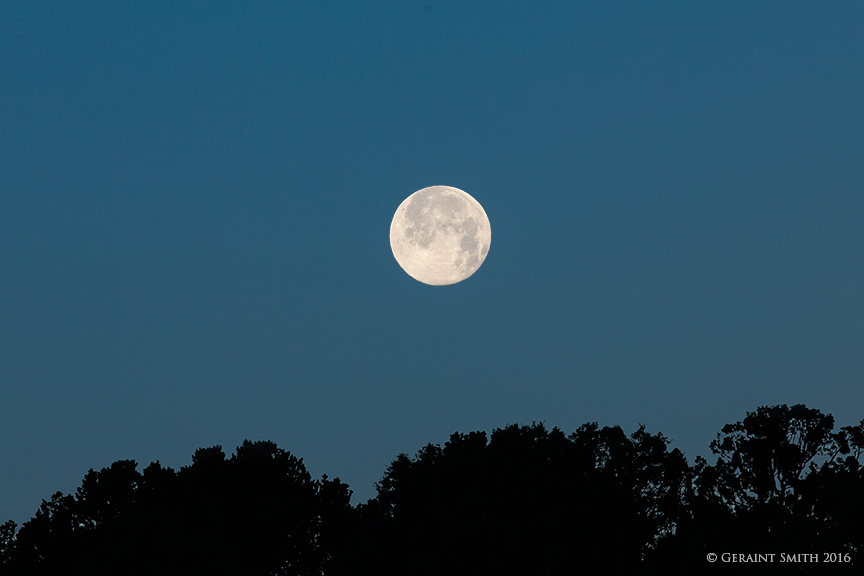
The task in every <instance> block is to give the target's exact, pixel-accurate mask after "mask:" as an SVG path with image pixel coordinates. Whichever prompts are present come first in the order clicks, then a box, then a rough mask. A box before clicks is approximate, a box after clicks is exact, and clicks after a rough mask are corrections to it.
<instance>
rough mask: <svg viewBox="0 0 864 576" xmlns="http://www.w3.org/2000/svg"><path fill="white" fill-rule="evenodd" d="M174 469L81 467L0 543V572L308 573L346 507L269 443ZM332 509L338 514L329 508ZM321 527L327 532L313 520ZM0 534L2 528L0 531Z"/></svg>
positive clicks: (217, 451) (336, 488)
mask: <svg viewBox="0 0 864 576" xmlns="http://www.w3.org/2000/svg"><path fill="white" fill-rule="evenodd" d="M192 461H193V462H192V465H191V466H188V467H185V468H182V469H181V470H180V471H179V472H176V473H175V472H174V471H173V470H171V469H170V468H163V467H162V466H160V465H159V463H158V462H156V463H153V464H151V465H150V466H148V467H147V468H145V469H144V471H143V473H138V472H137V470H136V465H135V462H134V461H131V460H123V461H119V462H115V463H114V464H112V465H111V466H110V467H109V468H104V469H102V470H101V471H98V472H97V471H94V470H90V471H89V472H88V473H87V475H86V476H85V477H84V481H83V482H82V484H81V487H79V488H78V490H77V491H76V493H75V495H74V496H73V495H66V496H64V495H62V494H60V493H57V494H55V495H54V496H52V497H51V500H49V501H43V502H42V506H41V507H40V509H39V510H38V511H37V513H36V516H35V517H34V518H33V519H32V520H30V521H28V522H26V523H24V525H23V526H22V527H21V529H20V531H18V533H17V535H16V537H15V540H14V545H10V544H9V543H8V540H9V538H8V537H7V538H6V541H7V543H6V544H5V545H4V546H5V562H4V563H3V564H2V566H3V571H4V573H8V574H33V575H38V574H184V575H185V574H280V575H281V574H285V575H288V574H291V575H294V574H320V573H321V570H323V569H324V568H326V566H327V563H328V562H329V553H328V551H327V549H326V546H325V543H326V542H327V541H328V538H329V536H328V534H327V529H328V526H329V523H330V522H327V521H329V520H331V519H333V520H337V521H338V519H339V515H340V514H345V511H346V510H347V509H349V500H350V491H349V490H348V488H347V485H345V484H342V483H340V482H339V480H338V479H336V480H332V481H330V480H327V478H326V477H325V478H324V479H322V480H320V481H313V480H312V479H311V477H310V476H309V473H308V472H307V471H306V469H305V467H304V466H303V463H302V460H300V459H297V458H295V457H294V456H292V455H291V454H289V453H288V452H286V451H284V450H281V449H279V448H277V447H276V445H275V444H273V443H272V442H249V441H246V442H244V443H243V445H242V446H240V447H238V448H237V451H236V453H235V454H234V455H233V456H232V457H231V458H230V459H226V458H225V454H224V453H223V452H222V449H221V447H219V446H215V447H212V448H204V449H200V450H198V451H197V452H195V454H194V456H193V457H192ZM340 508H341V509H342V510H340ZM325 524H327V525H325ZM6 529H7V531H8V530H9V525H8V523H7V525H6Z"/></svg>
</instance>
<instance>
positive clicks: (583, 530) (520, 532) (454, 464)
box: [0, 405, 864, 576]
mask: <svg viewBox="0 0 864 576" xmlns="http://www.w3.org/2000/svg"><path fill="white" fill-rule="evenodd" d="M711 450H712V452H713V453H714V455H715V456H716V462H715V463H714V464H709V462H708V461H707V460H705V459H704V458H701V457H697V458H696V461H695V463H694V465H693V466H690V465H689V464H688V462H687V460H686V459H685V457H684V455H683V454H682V453H681V452H680V451H679V450H677V449H673V450H671V451H670V450H668V440H667V439H666V438H665V437H664V436H663V435H662V434H659V433H658V434H655V435H652V434H649V433H648V432H646V431H645V428H644V427H640V428H639V429H638V430H637V431H636V432H634V433H633V434H631V435H630V436H627V435H625V434H624V433H623V432H622V430H621V429H620V428H619V427H617V426H615V427H604V428H599V427H598V426H597V424H585V425H583V426H581V427H580V428H579V429H577V430H576V431H575V432H573V433H572V434H570V435H569V436H567V435H565V434H564V433H563V432H562V431H561V430H559V429H558V428H553V429H552V430H547V429H546V428H545V426H544V425H543V424H536V423H535V424H533V425H531V426H517V425H510V426H507V427H505V428H502V429H496V430H494V431H493V432H492V434H491V437H487V435H486V433H485V432H471V433H469V434H459V433H456V434H453V435H452V436H451V437H450V440H449V441H448V442H446V443H445V444H444V446H443V447H441V446H439V445H433V444H429V445H427V446H426V447H424V448H423V449H421V450H420V451H419V452H418V453H417V455H416V456H415V457H414V458H413V459H412V458H409V457H408V456H406V455H405V454H400V455H399V456H398V457H397V458H396V459H395V460H394V461H393V462H392V463H391V464H390V465H389V466H388V468H387V470H386V472H385V474H384V476H383V478H382V479H381V480H380V482H378V484H377V485H376V488H377V496H376V497H375V498H373V499H371V500H369V501H368V502H366V503H365V504H360V505H358V506H356V507H352V506H351V505H350V496H351V491H350V490H349V489H348V486H347V485H346V484H344V483H342V482H340V481H339V479H338V478H337V479H335V480H330V479H328V478H327V476H326V475H325V476H323V477H322V478H321V479H320V480H313V479H312V478H311V477H310V475H309V473H308V472H307V471H306V469H305V467H304V465H303V462H302V460H301V459H298V458H296V457H294V456H292V455H291V454H290V453H288V452H286V451H284V450H282V449H280V448H278V447H277V446H276V445H275V444H273V443H272V442H249V441H246V442H244V443H243V445H242V446H240V447H238V448H237V450H236V452H235V453H234V454H233V455H232V456H231V457H230V458H226V456H225V454H224V453H223V451H222V448H221V447H220V446H215V447H213V448H203V449H199V450H198V451H196V452H195V454H194V456H193V457H192V464H191V465H190V466H187V467H184V468H181V469H180V470H179V471H174V470H172V469H170V468H163V467H162V466H160V464H159V463H158V462H155V463H152V464H150V465H149V466H148V467H146V468H144V470H143V471H142V472H140V473H139V472H138V471H137V466H136V464H135V462H134V461H131V460H121V461H118V462H115V463H114V464H112V465H111V466H110V467H108V468H103V469H102V470H100V471H98V472H97V471H94V470H90V471H89V472H88V473H87V475H86V476H85V477H84V481H83V482H82V484H81V486H80V487H79V488H78V489H77V490H76V492H75V494H68V495H64V494H62V493H59V492H58V493H56V494H54V495H53V496H52V497H51V499H50V500H47V501H46V500H43V502H42V505H41V507H40V508H39V510H38V511H37V512H36V515H35V516H34V517H33V518H32V519H31V520H29V521H27V522H25V523H24V524H23V525H22V526H21V527H20V529H18V527H17V526H16V525H15V523H14V522H12V521H11V520H10V521H9V522H6V523H5V524H3V525H2V526H0V574H4V575H7V574H8V575H28V576H29V575H34V576H38V575H41V574H50V575H61V574H62V575H67V574H68V575H77V574H82V575H83V574H87V575H102V574H112V575H113V574H124V575H125V574H129V575H135V574H165V575H171V574H183V575H193V574H202V575H203V574H207V575H218V574H238V575H258V574H261V575H264V574H267V575H271V574H279V575H283V574H284V575H289V574H290V575H312V574H314V575H320V574H325V575H347V574H352V575H367V574H368V575H388V576H389V575H399V576H407V575H427V574H428V575H461V574H465V575H472V576H474V575H483V574H490V575H491V574H494V575H520V576H524V575H535V574H536V575H562V574H696V573H699V574H704V573H712V572H711V571H712V570H714V571H715V572H717V573H745V572H747V573H750V572H752V573H758V574H770V573H784V574H785V573H790V572H791V573H795V572H796V571H802V570H806V569H808V568H809V569H818V571H813V573H823V574H826V573H835V572H849V573H858V574H860V573H861V567H862V565H864V561H862V554H864V466H862V459H861V456H862V452H864V420H862V421H861V423H860V424H858V425H857V426H854V427H853V426H847V427H844V428H841V429H840V430H839V431H837V432H835V431H834V419H833V417H832V416H831V415H825V414H822V413H821V412H820V411H819V410H815V409H809V408H807V407H805V406H803V405H797V406H792V407H791V408H790V407H787V406H785V405H782V406H773V407H760V408H758V409H757V410H756V411H755V412H748V413H747V415H746V418H744V420H743V421H742V422H736V423H735V424H729V425H726V426H724V427H723V429H722V431H721V432H720V433H719V434H718V435H717V439H716V440H715V441H714V442H712V443H711ZM724 552H728V553H735V554H754V553H763V554H764V553H774V554H776V557H775V559H774V563H773V564H770V565H769V564H765V563H760V564H740V563H738V564H736V565H734V566H732V565H730V564H726V563H722V562H721V561H719V560H718V561H717V562H715V563H713V564H712V563H709V562H708V561H707V560H706V556H707V555H708V554H709V553H717V554H722V553H724ZM781 553H787V554H805V553H807V554H811V553H812V554H817V555H819V556H820V558H819V560H820V562H819V563H816V564H806V565H805V564H798V563H796V564H789V563H784V564H780V563H779V561H780V560H779V555H780V554H781ZM828 553H832V554H835V556H832V558H834V559H835V560H836V559H839V560H840V562H834V563H831V565H830V566H826V565H825V562H824V561H823V559H822V557H823V556H824V555H825V554H828ZM847 560H848V561H847ZM748 569H749V572H748ZM811 571H812V570H811Z"/></svg>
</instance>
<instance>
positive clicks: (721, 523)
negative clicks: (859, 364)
mask: <svg viewBox="0 0 864 576" xmlns="http://www.w3.org/2000/svg"><path fill="white" fill-rule="evenodd" d="M833 426H834V419H833V417H832V416H831V415H825V414H822V413H821V412H820V411H819V410H815V409H810V408H807V407H806V406H803V405H796V406H792V407H791V408H790V407H788V406H786V405H781V406H773V407H767V406H763V407H760V408H758V409H757V410H756V411H755V412H748V413H747V415H746V417H745V418H744V420H743V422H736V423H734V424H727V425H726V426H724V427H723V429H722V431H721V433H720V434H718V435H717V439H716V440H714V441H713V442H712V443H711V450H712V452H714V454H716V455H717V461H716V463H715V464H714V465H713V466H712V465H709V464H708V462H707V461H706V460H705V459H704V458H699V457H697V458H696V463H695V466H694V469H693V472H694V491H693V493H692V494H691V495H690V496H689V497H688V500H689V501H688V502H687V508H688V509H689V512H690V513H689V514H688V515H686V516H682V518H681V522H679V526H678V529H677V531H676V533H675V534H674V535H672V536H671V537H670V538H668V539H667V540H666V541H664V542H663V543H662V545H661V546H660V553H659V554H658V562H663V558H665V559H666V560H669V559H675V564H676V565H677V566H678V567H679V568H681V569H682V571H681V573H686V572H688V571H690V570H691V569H701V570H705V569H707V568H709V566H708V565H707V563H706V561H705V557H706V555H707V553H709V552H714V553H721V552H722V551H727V552H736V553H766V552H774V553H776V554H777V555H778V556H779V554H780V553H781V552H787V553H796V554H797V553H816V554H821V553H823V552H849V553H850V557H851V558H852V559H853V562H854V561H856V557H857V551H858V550H860V546H861V540H860V531H859V533H858V534H859V535H858V536H857V538H858V540H857V543H856V540H855V538H856V536H855V529H854V528H853V527H852V526H851V524H850V521H849V520H850V519H843V518H844V516H843V512H842V511H841V508H842V506H840V505H839V502H837V501H835V500H834V496H833V495H832V494H841V493H842V494H843V496H842V498H843V500H844V502H846V503H849V504H853V503H854V501H855V499H856V498H857V501H858V502H859V504H858V510H859V511H860V510H861V506H860V501H861V499H860V496H855V495H854V494H853V492H854V490H855V486H858V490H859V494H860V487H861V484H860V466H859V465H858V461H857V456H856V457H852V458H851V459H850V458H846V459H845V460H843V461H842V462H840V461H838V459H837V456H838V455H839V454H843V453H849V452H850V447H849V446H850V445H851V446H854V445H855V443H854V441H853V442H852V443H851V444H850V443H849V442H848V438H850V437H854V438H855V439H857V438H858V437H857V436H856V435H855V434H857V432H854V431H853V429H850V428H846V429H843V430H845V432H842V433H841V434H840V435H836V434H834V433H833V431H832V430H833ZM844 438H847V440H846V444H844V443H843V442H844V440H843V439H844ZM858 455H860V451H859V453H858ZM856 482H857V483H858V484H856ZM859 517H860V516H859ZM832 524H836V528H834V529H832V528H831V525H832ZM778 561H779V560H778ZM666 565H667V567H668V566H669V564H668V563H667V564H666ZM715 568H716V569H717V570H720V571H722V570H723V569H725V568H721V567H720V566H719V565H718V566H716V567H715ZM746 568H747V567H740V570H745V569H746ZM795 568H801V567H800V566H799V567H795V566H789V565H786V566H784V567H783V569H784V570H786V571H787V572H788V571H792V570H793V569H795ZM805 568H806V567H805ZM837 568H838V569H849V570H851V569H852V565H850V564H844V565H842V566H838V567H837ZM750 569H752V570H753V571H754V573H765V572H766V570H767V569H766V567H765V566H764V565H762V566H758V567H756V566H753V567H751V568H750Z"/></svg>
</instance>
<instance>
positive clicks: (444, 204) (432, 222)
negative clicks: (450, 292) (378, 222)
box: [390, 186, 492, 286]
mask: <svg viewBox="0 0 864 576" xmlns="http://www.w3.org/2000/svg"><path fill="white" fill-rule="evenodd" d="M491 242H492V228H491V227H490V226H489V218H487V217H486V212H485V211H484V210H483V207H482V206H480V203H479V202H477V201H476V200H475V199H474V198H472V197H471V196H469V195H468V194H466V193H465V192H463V191H462V190H459V189H458V188H451V187H450V186H430V187H429V188H423V189H422V190H418V191H417V192H415V193H414V194H412V195H411V196H409V197H408V198H406V199H405V201H404V202H402V204H400V205H399V208H397V209H396V214H395V215H394V216H393V222H392V223H391V224H390V248H391V249H392V250H393V256H395V257H396V261H397V262H398V263H399V265H400V266H401V267H402V269H403V270H405V272H407V273H408V275H409V276H411V277H412V278H414V279H415V280H419V281H420V282H423V283H424V284H431V285H432V286H446V285H447V284H455V283H457V282H461V281H462V280H465V279H466V278H468V277H469V276H471V275H472V274H474V272H476V271H477V269H478V268H480V265H481V264H483V261H484V260H485V259H486V254H488V253H489V245H490V244H491Z"/></svg>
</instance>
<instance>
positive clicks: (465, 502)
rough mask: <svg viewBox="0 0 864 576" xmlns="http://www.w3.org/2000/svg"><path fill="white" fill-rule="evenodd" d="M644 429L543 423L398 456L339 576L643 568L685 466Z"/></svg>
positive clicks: (675, 509) (459, 437)
mask: <svg viewBox="0 0 864 576" xmlns="http://www.w3.org/2000/svg"><path fill="white" fill-rule="evenodd" d="M666 446H667V441H666V440H665V439H664V438H663V437H662V436H661V435H657V436H652V435H650V434H648V433H646V432H645V431H644V429H643V428H640V429H639V431H638V432H637V433H635V434H634V435H633V436H632V437H631V438H628V437H627V436H626V435H625V434H624V433H623V432H622V431H621V429H620V428H617V427H615V428H603V429H598V427H597V425H596V424H587V425H585V426H582V427H581V428H580V429H579V430H577V431H576V432H575V433H574V434H573V435H571V436H570V437H567V436H565V435H564V434H563V433H562V432H561V431H560V430H559V429H557V428H554V429H552V430H551V431H547V430H546V429H545V427H544V426H543V425H542V424H534V425H532V426H523V427H519V426H515V425H512V426H508V427H506V428H503V429H498V430H495V431H494V432H493V433H492V437H491V440H490V441H489V442H488V443H487V437H486V434H485V433H484V432H471V433H469V434H458V433H457V434H453V435H452V436H451V438H450V441H449V442H447V443H445V445H444V447H443V448H441V447H440V446H436V445H432V444H430V445H427V446H426V447H424V448H423V449H422V450H420V451H419V452H418V454H417V456H416V458H414V459H413V460H411V459H409V458H408V457H407V456H406V455H404V454H401V455H399V456H398V457H397V458H396V460H394V461H393V462H392V463H391V464H390V466H389V467H388V468H387V473H386V474H385V475H384V477H383V478H382V480H381V481H380V482H379V483H378V486H377V488H378V496H377V497H376V498H375V499H373V500H371V501H369V502H368V503H367V504H365V505H362V506H359V510H360V517H359V521H358V526H357V527H356V528H355V530H356V531H355V533H354V537H353V538H352V539H351V544H352V545H353V546H352V547H351V549H350V550H347V551H343V554H344V555H343V557H342V561H343V563H342V564H341V565H339V566H338V567H337V568H338V569H337V570H336V571H335V573H336V574H381V575H388V574H399V575H403V574H416V575H424V574H453V575H457V574H471V575H477V574H497V575H507V574H519V575H524V574H572V573H581V574H595V573H625V572H627V571H633V570H637V569H638V568H639V564H640V560H641V557H642V555H643V553H644V552H645V551H646V550H647V549H648V548H650V547H651V546H652V545H653V543H654V541H655V539H656V538H657V537H658V535H659V534H662V533H663V532H664V531H666V530H669V529H670V527H672V526H674V523H675V517H676V515H677V514H678V513H680V504H679V498H678V494H679V493H680V492H681V491H682V490H683V489H684V486H685V485H686V484H687V482H688V479H689V476H688V467H687V464H686V460H684V458H683V456H682V455H681V453H680V452H679V451H677V450H673V451H672V452H667V450H666Z"/></svg>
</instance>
